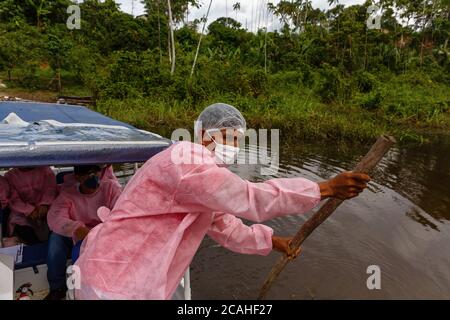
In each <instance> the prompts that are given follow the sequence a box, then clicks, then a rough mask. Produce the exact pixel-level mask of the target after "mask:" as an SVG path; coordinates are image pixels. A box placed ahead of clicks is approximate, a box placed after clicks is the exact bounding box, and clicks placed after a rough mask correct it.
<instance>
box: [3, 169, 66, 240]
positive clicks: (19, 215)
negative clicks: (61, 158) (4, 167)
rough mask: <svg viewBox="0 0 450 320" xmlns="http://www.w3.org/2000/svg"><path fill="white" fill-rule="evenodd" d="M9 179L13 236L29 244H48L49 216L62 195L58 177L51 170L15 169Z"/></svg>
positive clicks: (9, 227) (9, 173)
mask: <svg viewBox="0 0 450 320" xmlns="http://www.w3.org/2000/svg"><path fill="white" fill-rule="evenodd" d="M5 178H6V179H7V180H8V183H9V186H10V192H11V195H10V199H9V203H8V207H9V208H10V210H11V214H10V216H9V223H8V229H9V230H8V233H9V235H10V236H11V235H12V236H17V237H18V238H19V239H20V240H21V241H22V242H24V243H25V244H29V245H31V244H35V243H39V242H42V241H46V240H47V237H48V226H47V222H46V216H47V212H48V210H49V208H50V205H51V204H52V202H53V200H54V199H55V198H56V196H57V193H58V189H57V186H56V177H55V174H54V173H53V171H52V170H51V169H50V167H36V168H15V169H11V170H10V171H8V172H7V173H6V174H5Z"/></svg>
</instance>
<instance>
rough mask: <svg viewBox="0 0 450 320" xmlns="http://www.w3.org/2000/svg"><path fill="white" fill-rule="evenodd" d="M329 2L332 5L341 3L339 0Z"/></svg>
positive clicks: (329, 0)
mask: <svg viewBox="0 0 450 320" xmlns="http://www.w3.org/2000/svg"><path fill="white" fill-rule="evenodd" d="M328 4H329V5H330V7H331V6H332V5H333V4H339V0H328Z"/></svg>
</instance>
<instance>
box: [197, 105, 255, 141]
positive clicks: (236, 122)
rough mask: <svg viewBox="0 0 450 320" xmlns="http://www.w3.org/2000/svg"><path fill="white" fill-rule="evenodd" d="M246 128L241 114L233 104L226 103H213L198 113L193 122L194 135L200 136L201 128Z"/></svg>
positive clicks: (243, 130) (243, 129)
mask: <svg viewBox="0 0 450 320" xmlns="http://www.w3.org/2000/svg"><path fill="white" fill-rule="evenodd" d="M228 128H230V129H237V130H242V132H243V133H244V132H245V130H246V122H245V119H244V117H243V116H242V114H241V113H240V112H239V110H238V109H236V108H235V107H233V106H230V105H229V104H226V103H214V104H212V105H210V106H208V107H206V108H205V110H203V111H202V113H200V115H199V116H198V119H197V121H196V123H195V128H194V130H195V135H196V136H197V137H198V138H200V137H201V135H202V133H201V130H210V129H218V130H220V129H228Z"/></svg>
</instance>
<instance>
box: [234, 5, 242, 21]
mask: <svg viewBox="0 0 450 320" xmlns="http://www.w3.org/2000/svg"><path fill="white" fill-rule="evenodd" d="M240 10H241V3H240V2H236V3H235V4H233V11H235V12H236V21H237V17H238V11H240Z"/></svg>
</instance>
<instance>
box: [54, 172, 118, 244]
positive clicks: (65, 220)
mask: <svg viewBox="0 0 450 320" xmlns="http://www.w3.org/2000/svg"><path fill="white" fill-rule="evenodd" d="M121 192H122V190H121V189H120V187H119V186H117V184H116V183H115V182H112V181H109V180H104V181H102V182H101V183H100V187H99V188H98V190H97V191H96V192H95V193H93V194H82V193H81V192H80V191H79V190H78V185H77V184H75V183H72V182H69V183H67V184H63V185H62V187H61V191H60V193H59V196H58V197H57V198H56V199H55V201H54V202H53V204H52V206H51V208H50V210H49V212H48V214H47V222H48V225H49V227H50V230H52V231H54V232H56V233H58V234H60V235H62V236H66V237H73V236H74V232H75V230H76V229H78V228H79V227H82V226H85V227H88V228H90V229H91V228H93V227H95V226H96V225H97V224H99V223H100V222H101V220H100V218H99V217H98V215H97V210H98V209H99V208H100V207H102V206H105V207H107V208H110V209H112V208H113V207H114V204H115V203H116V201H117V199H118V198H119V196H120V194H121Z"/></svg>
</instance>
